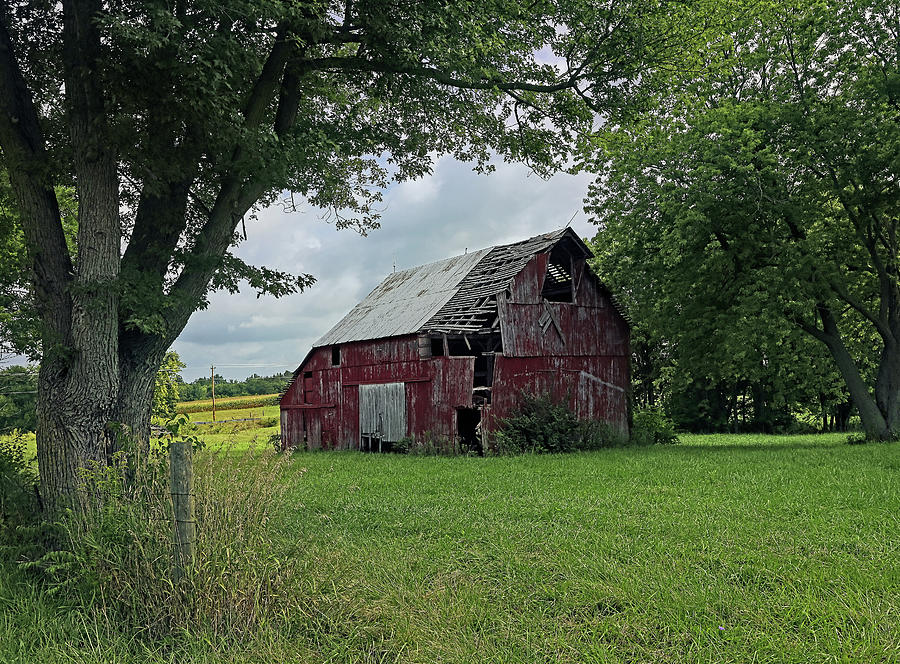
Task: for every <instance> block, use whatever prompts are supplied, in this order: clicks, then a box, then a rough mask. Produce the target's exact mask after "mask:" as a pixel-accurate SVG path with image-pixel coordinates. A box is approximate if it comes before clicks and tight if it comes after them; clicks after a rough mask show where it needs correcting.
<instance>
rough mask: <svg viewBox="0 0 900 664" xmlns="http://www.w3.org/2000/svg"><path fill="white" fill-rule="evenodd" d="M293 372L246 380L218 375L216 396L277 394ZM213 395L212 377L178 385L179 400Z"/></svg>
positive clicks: (195, 399) (207, 397)
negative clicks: (228, 378)
mask: <svg viewBox="0 0 900 664" xmlns="http://www.w3.org/2000/svg"><path fill="white" fill-rule="evenodd" d="M291 375H292V373H291V372H290V371H285V372H283V373H279V374H274V375H272V376H259V375H257V374H253V375H252V376H250V377H249V378H245V379H244V380H226V379H225V378H223V377H222V376H219V375H217V376H216V397H244V396H255V395H258V394H275V393H278V392H281V391H282V390H283V389H284V388H285V387H286V386H287V384H288V381H290V379H291ZM211 396H212V379H211V378H198V379H196V380H194V381H192V382H190V383H182V384H181V385H179V386H178V400H179V401H197V400H199V399H209V398H210V397H211Z"/></svg>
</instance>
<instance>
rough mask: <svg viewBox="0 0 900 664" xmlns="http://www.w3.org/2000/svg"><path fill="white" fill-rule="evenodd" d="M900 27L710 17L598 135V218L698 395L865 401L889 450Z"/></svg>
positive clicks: (759, 7) (853, 9)
mask: <svg viewBox="0 0 900 664" xmlns="http://www.w3.org/2000/svg"><path fill="white" fill-rule="evenodd" d="M892 7H893V5H891V4H890V3H886V2H882V1H881V0H867V1H866V2H860V3H851V4H849V5H848V4H847V3H844V2H838V1H837V0H826V1H825V2H820V1H819V0H809V1H806V0H804V1H803V2H799V3H797V2H786V1H781V0H778V1H776V2H770V3H759V2H749V1H748V2H742V1H739V2H733V3H709V4H706V5H703V13H702V14H701V15H698V25H701V26H703V28H702V29H700V30H699V33H700V36H699V43H698V48H697V50H696V53H695V54H694V55H693V56H688V57H687V58H686V59H685V60H684V61H683V62H682V64H681V66H678V67H674V68H672V69H671V70H669V71H668V72H663V71H661V70H660V71H657V72H654V74H653V77H655V79H654V83H653V84H650V83H649V80H648V81H647V82H648V85H647V87H646V88H645V89H646V90H647V91H648V94H649V95H650V98H648V105H647V107H646V109H631V110H632V111H634V112H631V113H623V114H620V115H619V116H618V117H616V118H615V119H613V120H612V121H610V122H609V123H607V125H605V127H604V129H603V130H602V131H601V132H600V133H599V134H598V135H597V143H596V145H597V148H598V152H599V156H598V157H597V160H596V162H595V167H596V169H597V170H598V171H599V173H600V177H599V179H598V180H597V182H596V183H595V185H594V186H593V188H592V190H591V192H590V195H589V205H588V208H589V210H590V211H591V212H592V213H593V214H594V216H595V218H596V221H597V223H598V224H599V226H600V232H599V234H598V237H597V241H596V246H598V247H601V248H605V251H604V252H603V253H604V255H602V256H601V264H602V267H601V271H603V272H604V274H611V275H614V278H613V279H612V280H614V281H618V283H617V290H618V291H619V292H621V293H622V295H623V299H626V300H627V299H629V298H631V299H633V300H635V301H636V302H638V310H637V311H636V312H635V317H640V316H641V315H643V314H647V315H648V316H649V317H650V321H651V322H650V326H651V328H652V332H653V336H652V340H659V341H660V342H661V343H670V344H672V347H673V349H674V351H675V353H676V356H675V361H676V362H677V363H678V364H676V365H674V366H676V367H677V368H676V373H680V372H684V373H685V374H686V375H687V377H689V378H690V380H689V381H687V382H688V383H690V382H698V383H700V384H701V385H702V384H705V383H713V384H718V383H724V384H725V390H724V391H725V392H726V394H727V393H728V392H730V391H733V390H734V389H735V387H737V388H738V389H737V392H738V393H739V394H740V393H741V392H743V393H745V394H748V393H749V392H750V390H751V389H759V390H760V393H761V394H762V393H766V394H767V395H768V396H765V397H764V399H763V404H764V405H766V407H768V408H769V409H770V410H774V411H775V412H777V411H778V410H780V409H783V408H787V409H790V408H792V407H793V406H794V405H795V404H797V403H800V402H803V401H806V403H807V405H811V404H813V403H815V402H818V401H819V400H820V399H822V400H824V401H828V402H830V404H831V407H832V408H834V407H835V406H836V405H837V404H840V403H841V402H844V401H846V399H847V397H848V396H849V398H851V399H852V401H853V403H854V405H855V406H856V408H857V409H858V410H859V412H860V415H861V418H862V420H863V425H864V427H865V429H866V431H867V433H868V434H869V435H870V436H876V437H877V436H882V437H883V436H890V435H892V434H891V431H892V430H894V428H896V427H898V426H900V392H898V388H900V385H898V384H897V382H896V379H895V378H894V377H895V376H896V375H897V371H898V366H900V355H898V353H900V345H898V344H897V343H896V338H897V337H898V335H900V326H898V325H900V287H898V273H897V270H898V255H900V245H898V242H900V240H898V237H900V235H898V234H897V225H898V223H900V204H898V201H900V197H898V196H897V195H896V194H897V190H896V187H897V184H896V172H897V164H898V163H900V122H898V117H900V110H898V108H900V107H898V105H897V86H896V81H897V80H900V70H898V62H900V58H898V53H897V44H898V43H900V42H898V41H897V39H896V38H895V37H896V35H897V27H896V20H895V18H896V17H895V16H894V13H893V12H894V9H893V8H892ZM891 35H894V36H891ZM651 90H652V91H653V92H652V93H650V91H651ZM654 309H655V310H656V312H657V313H655V314H654V313H653V310H654ZM814 344H817V347H816V345H814ZM827 356H831V358H832V361H831V362H827V363H826V362H825V361H824V359H823V358H824V357H827ZM825 366H828V367H829V368H828V369H824V370H823V369H822V367H825ZM838 376H839V381H838V380H837V379H836V378H837V377H838ZM741 383H743V384H744V386H743V389H741ZM845 395H846V396H845ZM767 417H768V416H767ZM763 419H764V420H765V419H766V418H763ZM768 419H770V420H771V418H768Z"/></svg>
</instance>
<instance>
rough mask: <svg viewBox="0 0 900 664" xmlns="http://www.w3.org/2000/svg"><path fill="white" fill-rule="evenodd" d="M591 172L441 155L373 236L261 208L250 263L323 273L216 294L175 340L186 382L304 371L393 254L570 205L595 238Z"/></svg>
mask: <svg viewBox="0 0 900 664" xmlns="http://www.w3.org/2000/svg"><path fill="white" fill-rule="evenodd" d="M590 181H591V176H590V175H580V176H569V175H557V176H555V177H553V178H551V179H549V180H542V179H541V178H539V177H537V176H535V175H533V174H531V173H530V172H529V170H528V169H527V168H526V167H525V166H522V165H520V164H504V163H498V164H497V170H496V172H494V173H492V174H490V175H478V174H476V173H473V172H472V171H471V170H470V167H469V166H467V165H465V164H461V163H459V162H456V161H454V160H452V159H448V158H445V159H441V160H439V161H438V162H437V164H436V165H435V169H434V173H433V174H432V175H431V176H429V177H427V178H424V179H422V180H417V181H414V182H403V183H400V184H397V185H395V186H394V187H392V188H391V189H390V190H389V191H388V192H387V193H386V194H385V200H384V208H383V214H382V219H381V228H379V229H378V230H375V231H373V232H371V233H370V234H369V236H368V237H361V236H359V235H357V234H356V233H354V232H353V231H349V230H343V231H336V230H335V228H334V226H333V225H331V224H329V223H327V222H326V221H323V220H322V216H321V213H320V211H318V210H316V209H314V208H306V209H303V210H301V211H299V212H292V213H285V212H284V211H283V210H282V209H281V207H280V206H273V207H270V208H268V209H266V210H263V211H261V212H260V213H259V215H258V220H257V221H253V222H248V224H247V233H248V240H247V241H246V242H244V243H243V244H242V245H241V246H240V247H238V248H237V250H236V253H237V255H238V256H240V257H241V258H243V259H244V260H246V261H247V262H250V263H253V264H260V265H267V266H269V267H273V268H278V269H282V270H288V271H292V272H308V273H310V274H313V275H314V276H315V277H316V278H317V282H316V284H315V285H314V286H313V287H312V288H310V289H309V290H307V291H306V292H304V293H301V294H297V295H293V296H290V297H287V298H282V299H280V300H276V299H274V298H272V297H260V298H257V297H256V295H255V294H254V293H252V292H249V291H248V292H242V293H240V294H238V295H230V294H227V293H215V294H213V295H212V297H211V298H210V306H209V308H208V309H206V310H204V311H199V312H197V313H195V314H194V316H193V318H192V319H191V321H190V323H188V326H187V327H186V328H185V330H184V332H182V334H181V336H180V337H179V338H178V340H177V341H176V342H175V344H174V349H175V350H176V351H178V353H179V354H180V355H181V358H182V360H183V361H184V362H185V363H186V364H187V365H188V366H187V369H185V371H184V372H183V375H184V377H185V379H186V380H193V379H194V378H196V377H198V376H205V375H207V374H208V372H209V367H210V365H211V364H215V365H217V366H221V369H218V370H217V373H220V374H222V375H224V376H226V377H232V378H241V377H244V376H247V375H249V374H250V373H254V372H255V373H259V374H268V373H273V372H275V371H278V370H280V369H281V368H284V369H294V368H296V366H297V365H298V364H299V363H300V361H301V360H302V359H303V357H304V355H306V353H307V351H308V350H309V348H310V346H311V345H312V343H313V342H314V341H315V340H316V339H318V338H319V337H320V336H321V335H322V334H323V333H324V332H326V331H327V330H328V329H329V328H330V327H331V326H332V325H334V323H336V322H337V321H338V320H339V319H340V318H341V317H343V316H344V314H346V313H347V311H349V310H350V309H351V308H352V307H353V306H354V305H355V304H356V303H357V302H359V300H361V299H362V298H363V297H365V295H366V294H367V293H369V291H371V290H372V289H373V288H374V287H375V286H376V285H377V284H378V283H379V282H380V281H381V280H382V279H383V278H384V277H385V275H387V274H388V273H389V272H391V270H392V269H393V266H394V264H395V263H396V267H397V269H398V270H400V269H405V268H408V267H412V266H415V265H420V264H422V263H428V262H431V261H435V260H440V259H442V258H447V257H449V256H455V255H458V254H461V253H463V252H464V251H466V249H468V250H475V249H481V248H483V247H488V246H491V245H494V244H502V243H505V242H514V241H516V240H520V239H524V238H526V237H530V236H532V235H536V234H538V233H543V232H546V231H549V230H552V229H554V228H559V227H561V226H565V225H566V224H567V223H568V222H569V220H570V219H571V218H572V216H573V214H574V215H575V218H574V220H573V222H572V226H573V227H574V228H575V230H576V231H577V232H578V233H579V235H582V236H588V235H593V234H594V231H595V229H594V228H593V226H591V225H590V224H589V223H588V222H587V220H586V217H585V214H584V212H583V211H582V199H583V198H584V195H585V191H586V189H587V185H588V183H589V182H590ZM229 364H231V365H245V366H240V367H227V366H225V365H229ZM249 365H254V366H249Z"/></svg>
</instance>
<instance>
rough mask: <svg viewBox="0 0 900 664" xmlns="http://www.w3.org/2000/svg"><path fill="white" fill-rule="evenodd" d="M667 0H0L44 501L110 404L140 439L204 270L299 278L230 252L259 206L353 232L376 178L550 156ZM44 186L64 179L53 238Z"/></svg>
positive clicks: (299, 282)
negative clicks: (65, 221) (451, 159)
mask: <svg viewBox="0 0 900 664" xmlns="http://www.w3.org/2000/svg"><path fill="white" fill-rule="evenodd" d="M684 7H685V3H668V2H665V0H626V1H623V2H619V3H594V2H586V1H584V0H580V1H576V2H569V1H563V0H556V1H549V2H536V3H522V2H519V1H518V0H493V1H491V2H486V3H474V4H473V3H462V2H460V3H455V2H443V1H441V2H435V1H431V0H425V1H418V0H417V1H416V2H410V1H407V0H396V1H391V2H381V1H379V2H372V1H370V0H344V1H337V0H306V1H302V0H301V1H286V0H285V1H280V0H275V1H267V2H262V1H252V0H224V1H217V2H206V1H196V0H195V1H189V0H183V1H182V0H176V1H171V0H164V1H163V0H151V1H150V2H143V1H142V2H133V1H128V0H118V1H115V2H103V1H101V0H64V1H63V2H61V3H59V4H53V3H49V4H48V3H35V2H29V1H25V0H19V1H16V0H12V1H10V2H6V3H4V4H3V5H2V7H0V150H2V152H3V158H4V160H5V162H6V165H7V167H8V169H9V173H10V182H11V185H12V191H13V194H14V198H15V201H16V203H17V207H18V209H19V212H20V214H21V220H22V227H23V230H24V236H25V243H26V246H27V249H28V254H29V262H30V265H31V268H32V270H31V271H32V283H33V291H34V303H35V307H36V310H37V312H38V313H39V315H40V319H41V345H42V362H41V370H40V376H39V385H38V389H39V398H38V427H37V435H38V461H39V465H40V469H41V479H42V482H43V489H44V493H45V494H46V496H47V497H48V500H49V501H50V502H53V501H54V500H55V499H56V498H57V497H60V496H65V495H67V494H68V493H69V492H71V491H72V487H73V486H74V485H75V472H76V470H77V468H78V467H79V466H83V465H85V464H87V463H90V462H92V461H98V462H102V461H103V460H104V456H105V455H106V454H107V453H108V452H109V451H110V450H114V449H115V448H116V444H117V443H116V438H115V435H114V433H113V431H114V430H115V427H111V426H109V425H110V422H119V423H123V424H125V425H126V426H127V427H128V428H129V429H130V430H131V431H132V432H133V433H134V434H135V435H137V436H138V437H140V438H142V439H143V438H146V435H147V433H148V430H149V421H150V419H149V418H150V404H151V400H152V392H153V385H154V377H155V375H156V371H157V369H158V367H159V365H160V363H161V362H162V360H163V357H164V355H165V352H166V350H167V349H168V348H169V347H170V345H171V343H172V341H173V340H174V339H175V338H176V337H177V335H178V334H179V333H180V331H181V330H182V329H183V328H184V326H185V324H186V323H187V321H188V319H189V317H190V316H191V314H192V312H193V311H195V310H196V309H197V308H198V307H201V306H203V304H204V303H205V301H206V297H207V294H208V293H209V291H210V289H214V288H227V289H230V290H234V289H236V288H237V287H238V284H239V282H240V281H241V280H245V281H247V282H249V284H250V286H251V287H253V288H255V289H257V290H259V291H263V292H269V293H273V294H275V295H283V294H285V293H290V292H292V291H295V290H297V289H302V288H303V287H305V286H306V285H308V284H309V283H310V281H311V277H309V276H307V275H299V276H296V275H290V274H284V273H280V272H277V271H273V270H270V269H267V268H265V267H252V266H249V265H246V264H244V263H242V262H241V261H240V260H238V259H237V258H235V257H234V256H233V255H232V254H230V253H229V249H230V248H231V247H232V246H234V245H235V244H236V243H237V242H238V241H239V240H240V239H241V238H242V237H243V236H244V235H245V223H244V222H245V220H246V219H247V218H248V216H249V217H250V218H251V219H252V214H253V211H254V210H255V209H256V208H257V206H260V205H265V204H267V203H270V202H272V201H273V200H275V199H276V198H278V197H279V196H280V195H281V194H282V192H285V191H290V192H296V193H297V194H299V195H300V196H302V197H303V199H305V200H306V201H308V203H309V204H311V205H314V206H318V207H320V208H325V209H328V210H331V211H332V212H333V214H334V218H335V219H336V222H337V224H338V225H339V226H352V227H355V228H357V229H359V230H362V231H365V230H366V229H368V228H371V227H372V226H373V225H374V224H375V223H376V217H377V214H376V211H377V202H378V201H379V199H380V193H381V191H382V190H383V188H384V187H385V186H387V184H388V182H389V181H390V180H391V179H395V180H403V179H408V178H415V177H419V176H422V175H423V174H425V173H428V172H429V170H430V168H431V165H432V163H433V159H434V158H435V155H440V154H450V155H453V156H455V157H457V158H459V159H462V160H467V161H474V162H475V163H476V167H478V168H480V169H482V170H489V159H490V158H491V156H492V155H493V154H495V153H496V154H500V155H502V156H503V157H504V158H506V159H513V160H524V161H526V162H527V163H529V164H530V165H531V166H532V168H534V169H535V170H536V171H538V172H540V173H547V172H550V171H552V170H553V169H555V168H558V167H560V166H561V165H563V164H564V163H565V162H566V159H567V154H568V151H569V149H570V147H571V146H572V145H573V144H574V143H576V142H578V141H579V140H581V137H583V136H584V135H585V131H586V130H587V129H589V128H590V126H591V124H592V122H593V119H594V115H593V114H594V113H595V112H596V111H599V110H603V109H605V108H609V107H614V106H618V105H620V104H621V103H622V99H623V97H624V95H626V94H627V93H628V90H629V82H630V81H633V80H635V78H636V76H637V73H638V72H639V71H640V70H641V68H642V67H643V66H644V65H645V63H646V62H647V61H648V60H651V59H655V58H656V57H657V54H660V53H662V54H665V53H667V52H668V50H669V49H670V48H672V47H674V46H678V45H679V42H678V41H676V40H672V39H671V38H670V35H669V32H667V31H666V30H663V29H662V28H663V27H664V26H663V24H662V21H663V19H666V20H669V18H668V17H669V16H670V15H671V14H672V12H673V11H679V12H682V14H687V13H688V11H687V10H686V9H685V8H684ZM544 54H552V55H553V56H554V57H555V58H557V60H558V62H553V63H548V62H547V61H546V59H545V58H544V57H543V55H544ZM61 91H62V92H61ZM58 184H68V185H72V186H74V189H75V192H76V196H77V201H78V242H77V253H76V255H75V256H74V257H72V256H71V255H70V254H69V252H68V251H67V249H66V246H65V241H64V236H63V232H62V229H61V222H60V211H59V204H58V201H57V197H56V195H55V191H54V187H55V186H56V185H58ZM123 246H125V247H126V248H125V250H124V252H122V251H121V248H122V247H123Z"/></svg>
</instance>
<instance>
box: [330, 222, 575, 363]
mask: <svg viewBox="0 0 900 664" xmlns="http://www.w3.org/2000/svg"><path fill="white" fill-rule="evenodd" d="M567 234H568V235H569V236H570V237H571V238H572V239H573V240H574V241H575V242H576V244H577V245H579V247H580V248H581V250H582V251H583V252H585V255H590V251H589V250H588V249H587V247H585V246H584V244H583V243H582V242H581V240H580V239H579V238H578V236H577V235H576V234H575V233H574V232H573V231H572V230H571V229H568V228H563V229H560V230H557V231H553V232H552V233H545V234H543V235H538V236H535V237H533V238H529V239H527V240H523V241H521V242H515V243H513V244H506V245H500V246H496V247H489V248H487V249H482V250H480V251H474V252H471V253H467V254H464V255H462V256H456V257H454V258H448V259H446V260H442V261H438V262H436V263H429V264H427V265H421V266H419V267H414V268H412V269H409V270H404V271H403V272H396V273H394V274H391V275H388V277H387V278H386V279H385V280H384V281H382V282H381V284H379V285H378V287H377V288H376V289H375V290H373V291H372V292H371V293H369V294H368V295H367V296H366V298H365V299H364V300H363V301H362V302H360V303H359V304H357V305H356V306H355V307H354V308H353V309H352V310H351V311H350V313H348V314H347V315H346V316H344V318H343V319H341V320H340V321H339V322H338V323H337V325H335V326H334V327H333V328H331V329H330V330H329V331H328V332H326V333H325V334H324V335H323V336H322V338H320V339H319V340H318V341H316V343H315V344H313V347H319V346H330V345H332V344H339V343H346V342H349V341H362V340H365V339H381V338H384V337H394V336H401V335H405V334H415V333H417V332H420V331H433V332H471V331H477V330H480V329H484V328H485V327H489V326H490V324H491V322H492V318H493V316H494V315H495V313H496V295H497V293H500V292H502V291H504V290H505V289H506V288H507V287H508V286H509V284H510V282H511V281H512V279H513V277H515V276H516V275H517V274H518V273H519V272H521V271H522V269H523V268H524V267H525V265H526V264H527V263H528V261H529V260H530V259H531V258H532V257H533V256H534V255H535V254H538V253H541V252H543V251H546V250H547V249H549V248H551V247H552V246H553V245H555V244H556V243H557V242H559V241H560V240H561V239H562V238H563V237H564V236H565V235H567Z"/></svg>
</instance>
